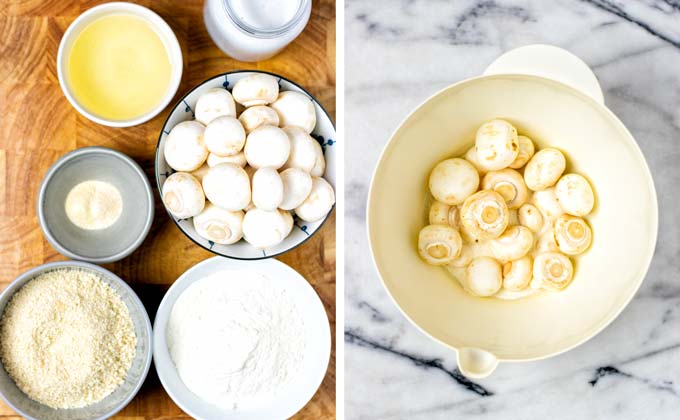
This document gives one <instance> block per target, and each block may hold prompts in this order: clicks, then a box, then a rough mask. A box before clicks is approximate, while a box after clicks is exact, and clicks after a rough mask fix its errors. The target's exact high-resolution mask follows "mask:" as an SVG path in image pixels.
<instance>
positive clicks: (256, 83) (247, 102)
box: [231, 73, 279, 107]
mask: <svg viewBox="0 0 680 420" xmlns="http://www.w3.org/2000/svg"><path fill="white" fill-rule="evenodd" d="M231 94H232V95H233V96H234V100H235V101H236V102H238V103H240V104H241V105H243V106H245V107H250V106H254V105H266V104H269V103H272V102H274V101H275V100H276V98H277V97H278V96H279V81H278V80H276V78H275V77H274V76H271V75H269V74H264V73H257V74H251V75H250V76H247V77H244V78H243V79H241V80H239V81H238V82H236V84H235V85H234V88H233V89H232V90H231Z"/></svg>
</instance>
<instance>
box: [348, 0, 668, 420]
mask: <svg viewBox="0 0 680 420" xmlns="http://www.w3.org/2000/svg"><path fill="white" fill-rule="evenodd" d="M345 12H346V84H347V93H346V105H345V107H346V121H347V131H346V138H347V147H346V159H347V161H346V165H347V166H346V167H347V170H346V171H345V178H346V185H347V186H346V200H347V202H346V203H347V205H346V208H347V209H348V212H347V215H346V229H347V232H346V235H345V236H346V240H347V244H346V251H345V252H346V261H347V263H346V268H345V270H346V292H345V295H346V304H345V308H346V321H345V324H346V326H345V327H346V333H345V354H346V362H345V364H346V381H345V382H346V385H345V396H346V417H347V418H348V419H383V418H395V419H396V418H404V419H428V420H429V419H454V418H455V419H468V418H469V419H477V418H479V419H522V420H524V419H530V420H533V419H536V420H539V419H540V420H543V419H551V420H558V419H623V420H627V419H655V420H656V419H661V420H663V419H679V418H680V218H678V215H679V214H680V210H679V209H680V164H679V163H678V162H680V2H679V1H678V0H639V1H632V0H616V1H614V0H584V1H577V0H568V1H567V0H561V1H559V0H549V1H538V0H534V1H530V0H525V1H501V0H497V1H472V0H470V1H459V0H456V1H444V0H438V1H437V0H400V1H398V0H370V1H369V0H364V1H360V0H347V1H346V8H345ZM533 43H548V44H554V45H557V46H560V47H563V48H566V49H568V50H570V51H572V52H574V53H575V54H577V55H578V56H580V57H581V58H583V59H584V60H585V61H586V62H587V63H588V64H589V65H590V66H591V67H592V68H593V69H594V71H595V73H596V75H597V76H598V78H599V80H600V83H601V85H602V88H603V90H604V93H605V101H606V103H607V105H608V106H609V108H611V109H612V110H613V111H614V113H616V114H617V115H618V117H619V118H620V119H621V120H622V121H623V122H624V124H626V126H627V127H628V129H629V130H630V131H631V132H632V133H633V135H634V137H635V138H636V139H637V141H638V142H639V144H640V147H641V148H642V150H643V152H644V154H645V156H646V158H647V161H648V163H649V165H650V167H651V170H652V173H653V176H654V181H655V184H656V188H657V191H658V194H659V206H660V229H659V239H658V244H657V249H656V255H655V257H654V261H653V263H652V267H651V269H650V271H649V274H648V275H647V278H646V280H645V282H644V284H643V286H642V289H641V290H640V291H639V292H638V294H637V295H636V297H635V299H634V300H633V301H632V302H631V303H630V305H629V306H628V307H627V308H626V310H625V311H624V312H623V313H622V314H621V316H619V317H618V318H617V319H616V321H614V322H613V323H612V324H611V325H610V326H609V327H608V328H607V329H605V330H604V331H603V332H602V333H601V334H599V335H598V336H596V337H595V338H593V339H592V340H590V341H589V342H587V343H586V344H584V345H582V346H580V347H578V348H576V349H574V350H572V351H569V352H567V353H564V354H562V355H560V356H557V357H553V358H550V359H547V360H543V361H538V362H531V363H521V364H501V366H500V367H499V368H498V369H497V370H496V372H495V373H494V374H493V375H492V376H491V377H490V378H488V379H484V380H479V381H474V382H470V381H467V380H466V379H465V378H463V377H462V376H461V375H460V374H459V372H458V371H457V367H456V361H455V355H454V354H453V352H452V351H451V350H449V349H447V348H446V347H444V346H442V345H439V344H437V343H435V342H433V341H431V340H429V339H428V338H427V337H425V336H424V335H423V334H422V333H420V332H419V331H418V330H416V328H415V327H413V326H412V325H411V324H410V323H409V322H408V321H407V320H406V319H405V318H404V317H403V316H402V315H401V314H400V312H399V311H398V310H397V308H396V307H395V305H394V304H393V302H392V301H391V299H390V298H389V297H388V295H387V294H386V292H385V291H384V290H383V288H382V286H381V284H380V282H379V280H378V277H377V274H376V272H375V270H374V267H373V264H372V262H371V258H370V254H369V250H368V243H367V239H366V234H365V216H364V215H365V211H366V198H367V192H368V186H369V181H370V177H371V174H372V171H373V168H374V166H375V164H376V162H377V159H378V156H379V153H380V151H381V150H382V148H383V146H384V144H385V143H386V141H387V139H388V138H389V136H390V134H391V132H392V131H393V130H394V128H395V127H396V126H397V124H398V123H399V122H400V121H401V120H402V119H403V118H404V117H405V116H406V115H407V114H408V113H409V112H410V111H411V110H412V109H413V108H414V107H416V106H417V105H418V104H419V103H421V102H422V101H423V100H425V99H426V98H427V97H428V96H430V95H431V94H433V93H434V92H436V91H437V90H439V89H441V88H443V87H445V86H447V85H449V84H451V83H454V82H456V81H458V80H461V79H463V78H466V77H470V76H475V75H478V74H479V73H480V72H481V71H483V69H484V68H485V67H486V66H487V65H488V64H489V63H490V62H491V61H492V60H493V59H494V58H496V57H497V56H499V55H500V54H501V53H502V52H504V51H506V50H508V49H511V48H514V47H518V46H521V45H526V44H533Z"/></svg>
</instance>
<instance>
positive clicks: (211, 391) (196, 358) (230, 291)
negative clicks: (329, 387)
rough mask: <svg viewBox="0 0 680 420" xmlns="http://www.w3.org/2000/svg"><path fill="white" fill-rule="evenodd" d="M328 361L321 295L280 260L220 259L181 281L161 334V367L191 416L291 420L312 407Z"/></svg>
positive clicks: (161, 321) (166, 304) (157, 344)
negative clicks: (308, 404) (301, 411)
mask: <svg viewBox="0 0 680 420" xmlns="http://www.w3.org/2000/svg"><path fill="white" fill-rule="evenodd" d="M330 351H331V336H330V327H329V323H328V318H327V316H326V312H325V310H324V307H323V304H322V303H321V300H320V299H319V297H318V295H317V294H316V292H315V291H314V289H313V288H312V287H311V286H310V285H309V283H308V282H307V281H306V280H305V279H304V278H303V277H302V276H301V275H300V274H298V273H297V272H296V271H295V270H293V269H292V268H290V267H289V266H287V265H286V264H283V263H282V262H279V261H278V260H275V259H269V260H264V261H259V262H251V261H239V260H229V259H225V258H221V257H214V258H211V259H208V260H205V261H203V262H201V263H199V264H197V265H195V266H194V267H192V268H191V269H189V270H188V271H187V272H185V273H184V274H183V275H182V276H180V277H179V279H177V281H175V283H174V284H173V286H172V287H171V288H170V289H169V290H168V292H167V293H166V295H165V297H164V298H163V301H162V302H161V304H160V306H159V308H158V312H157V314H156V320H155V324H154V363H155V366H156V370H157V371H158V376H159V378H160V380H161V383H162V384H163V387H164V388H165V390H166V391H167V392H168V394H169V395H170V397H171V398H172V399H173V401H174V402H175V403H176V404H177V405H178V406H180V408H182V410H184V411H185V412H186V413H187V414H189V415H191V416H192V417H195V418H200V419H203V420H211V419H222V420H229V419H239V420H242V419H245V420H248V419H262V418H268V419H285V418H289V417H291V416H292V415H293V414H295V413H296V412H297V411H299V410H300V409H301V408H302V407H304V406H305V405H306V404H307V402H308V401H309V400H310V399H311V398H312V396H313V395H314V393H315V392H316V390H317V389H318V388H319V386H320V384H321V381H322V380H323V378H324V376H325V374H326V370H327V368H328V362H329V358H330Z"/></svg>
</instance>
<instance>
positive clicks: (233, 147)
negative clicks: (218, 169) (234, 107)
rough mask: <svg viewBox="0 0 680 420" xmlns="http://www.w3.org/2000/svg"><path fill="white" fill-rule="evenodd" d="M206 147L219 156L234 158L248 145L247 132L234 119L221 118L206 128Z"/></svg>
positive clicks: (211, 122)
mask: <svg viewBox="0 0 680 420" xmlns="http://www.w3.org/2000/svg"><path fill="white" fill-rule="evenodd" d="M204 139H205V147H207V148H208V151H209V152H210V153H213V154H216V155H219V156H233V155H235V154H237V153H238V152H240V151H241V149H243V146H244V145H245V144H246V131H245V130H244V129H243V126H242V125H241V123H240V122H239V121H238V120H237V119H236V118H234V117H227V116H221V117H217V118H215V119H214V120H212V121H210V124H208V126H207V127H206V128H205V134H204Z"/></svg>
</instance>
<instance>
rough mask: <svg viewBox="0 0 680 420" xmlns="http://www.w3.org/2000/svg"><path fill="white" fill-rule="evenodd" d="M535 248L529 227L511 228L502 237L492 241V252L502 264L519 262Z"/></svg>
mask: <svg viewBox="0 0 680 420" xmlns="http://www.w3.org/2000/svg"><path fill="white" fill-rule="evenodd" d="M533 246H534V235H533V233H531V230H529V228H528V227H525V226H512V227H509V228H508V229H507V230H506V231H505V232H503V234H502V235H501V236H499V237H498V238H496V239H492V240H491V241H490V247H491V252H493V256H494V257H496V259H497V260H499V261H500V262H508V261H513V260H518V259H520V258H522V257H523V256H525V255H527V254H528V253H529V251H531V248H532V247H533Z"/></svg>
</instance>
